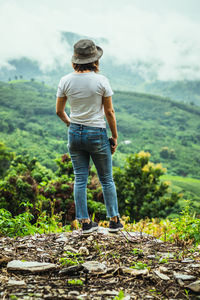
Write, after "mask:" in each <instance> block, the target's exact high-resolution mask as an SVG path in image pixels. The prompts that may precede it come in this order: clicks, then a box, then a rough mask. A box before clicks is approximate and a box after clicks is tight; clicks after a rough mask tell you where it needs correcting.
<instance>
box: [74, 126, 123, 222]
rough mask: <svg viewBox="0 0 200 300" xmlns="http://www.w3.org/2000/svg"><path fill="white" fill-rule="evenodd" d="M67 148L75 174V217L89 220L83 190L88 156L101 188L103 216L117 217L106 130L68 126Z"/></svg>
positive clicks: (87, 170)
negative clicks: (103, 206) (105, 212)
mask: <svg viewBox="0 0 200 300" xmlns="http://www.w3.org/2000/svg"><path fill="white" fill-rule="evenodd" d="M68 148H69V153H70V156H71V159H72V164H73V169H74V174H75V184H74V199H75V207H76V218H77V219H88V218H89V216H88V210H87V192H86V189H87V182H88V174H89V162H90V157H91V158H92V160H93V162H94V164H95V167H96V169H97V173H98V176H99V180H100V183H101V185H102V190H103V196H104V202H105V205H106V209H107V217H110V218H111V217H114V216H118V215H119V213H118V201H117V193H116V188H115V183H114V181H113V176H112V157H111V149H110V143H109V140H108V137H107V133H106V129H105V128H98V127H90V126H85V125H80V124H74V123H71V124H70V127H69V139H68Z"/></svg>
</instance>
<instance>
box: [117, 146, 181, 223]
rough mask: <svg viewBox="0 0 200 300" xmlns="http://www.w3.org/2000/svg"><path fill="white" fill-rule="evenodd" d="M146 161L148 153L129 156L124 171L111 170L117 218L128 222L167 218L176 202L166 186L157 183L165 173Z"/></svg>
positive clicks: (163, 183) (160, 182) (176, 196)
mask: <svg viewBox="0 0 200 300" xmlns="http://www.w3.org/2000/svg"><path fill="white" fill-rule="evenodd" d="M149 158H150V153H148V152H143V151H141V152H140V153H138V154H134V155H129V156H128V158H127V163H126V165H125V168H124V169H120V168H115V169H114V180H115V182H116V188H117V195H118V201H119V210H120V214H121V215H127V216H130V219H131V220H133V219H135V220H139V219H141V218H145V217H150V218H151V217H166V216H167V215H169V214H170V212H171V211H172V210H173V207H174V205H175V204H176V203H177V201H178V199H179V195H178V194H176V193H172V194H169V193H168V187H169V183H168V182H163V181H161V180H160V176H161V175H163V174H164V173H165V169H164V168H162V165H161V164H156V165H155V164H153V163H151V162H150V161H149Z"/></svg>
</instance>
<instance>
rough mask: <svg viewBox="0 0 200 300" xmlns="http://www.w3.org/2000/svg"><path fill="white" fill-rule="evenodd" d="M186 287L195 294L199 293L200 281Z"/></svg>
mask: <svg viewBox="0 0 200 300" xmlns="http://www.w3.org/2000/svg"><path fill="white" fill-rule="evenodd" d="M186 287H187V288H189V289H190V290H192V291H193V292H196V293H198V292H200V280H197V281H195V282H192V283H190V284H189V285H187V286H186Z"/></svg>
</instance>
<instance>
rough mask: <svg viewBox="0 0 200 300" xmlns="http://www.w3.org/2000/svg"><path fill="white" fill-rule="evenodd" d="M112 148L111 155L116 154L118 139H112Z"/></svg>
mask: <svg viewBox="0 0 200 300" xmlns="http://www.w3.org/2000/svg"><path fill="white" fill-rule="evenodd" d="M110 148H111V153H112V154H113V153H115V151H116V149H117V139H116V138H114V137H111V138H110Z"/></svg>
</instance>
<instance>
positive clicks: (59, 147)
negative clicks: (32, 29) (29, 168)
mask: <svg viewBox="0 0 200 300" xmlns="http://www.w3.org/2000/svg"><path fill="white" fill-rule="evenodd" d="M55 93H56V91H55V89H54V88H50V87H48V86H46V85H45V84H42V83H38V82H35V81H25V80H16V81H12V82H10V83H3V82H1V83H0V108H1V113H0V116H1V134H0V140H2V141H5V142H6V144H7V145H8V146H10V147H11V148H12V149H13V150H15V151H16V152H18V153H23V154H24V153H30V154H31V155H32V156H36V157H38V158H39V160H40V161H41V162H42V164H45V165H47V166H48V167H51V168H54V162H53V159H54V158H55V157H56V155H60V154H62V153H65V152H66V151H67V127H66V126H65V124H64V123H62V122H61V121H60V119H59V118H58V117H57V116H56V114H55V101H56V96H55ZM113 102H114V107H115V111H116V116H117V122H118V129H119V146H118V151H117V153H116V154H115V155H114V164H115V165H120V166H121V167H123V158H124V157H125V156H126V155H127V154H128V153H133V152H138V151H140V150H145V151H149V152H150V153H151V159H152V161H153V162H156V163H159V162H162V163H163V165H164V167H167V169H168V173H169V174H171V175H181V176H191V177H196V178H200V168H199V167H198V166H199V163H200V158H199V152H200V134H199V130H200V118H199V116H200V109H198V108H197V107H194V106H192V105H184V104H182V103H178V102H173V101H171V100H169V99H165V98H162V97H158V96H153V95H146V94H139V93H125V92H117V91H116V92H115V94H114V96H113ZM67 110H69V108H68V107H67Z"/></svg>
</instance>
